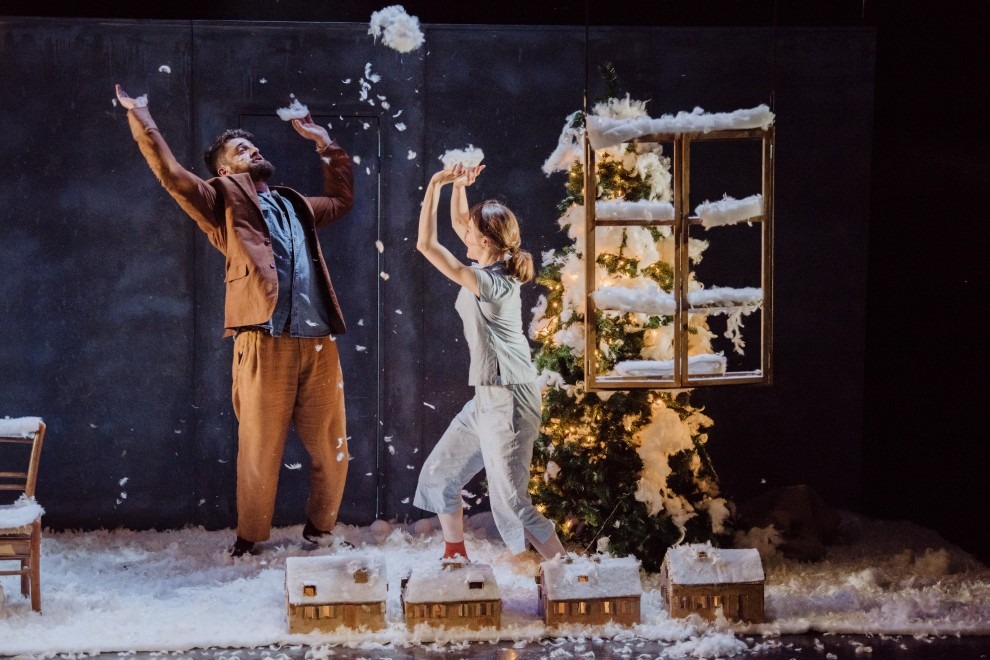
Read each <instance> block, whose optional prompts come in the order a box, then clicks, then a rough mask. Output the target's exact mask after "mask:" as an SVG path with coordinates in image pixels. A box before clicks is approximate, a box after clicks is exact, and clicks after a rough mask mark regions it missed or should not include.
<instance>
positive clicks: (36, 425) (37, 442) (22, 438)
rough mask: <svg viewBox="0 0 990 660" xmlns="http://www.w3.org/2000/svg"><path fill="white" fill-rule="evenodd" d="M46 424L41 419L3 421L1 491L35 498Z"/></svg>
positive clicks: (0, 425) (0, 457)
mask: <svg viewBox="0 0 990 660" xmlns="http://www.w3.org/2000/svg"><path fill="white" fill-rule="evenodd" d="M44 439H45V423H44V422H43V421H42V420H41V418H39V417H19V418H16V419H9V418H4V419H0V491H4V490H10V491H16V492H18V493H24V494H25V495H27V496H28V497H34V489H35V486H37V485H38V464H39V462H40V461H41V444H42V442H44Z"/></svg>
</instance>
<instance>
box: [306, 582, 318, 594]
mask: <svg viewBox="0 0 990 660" xmlns="http://www.w3.org/2000/svg"><path fill="white" fill-rule="evenodd" d="M315 595H316V585H315V584H307V585H305V586H303V596H315Z"/></svg>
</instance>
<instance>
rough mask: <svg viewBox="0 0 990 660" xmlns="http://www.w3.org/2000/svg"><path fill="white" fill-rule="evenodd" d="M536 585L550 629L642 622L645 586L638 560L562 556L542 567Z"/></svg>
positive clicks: (541, 612)
mask: <svg viewBox="0 0 990 660" xmlns="http://www.w3.org/2000/svg"><path fill="white" fill-rule="evenodd" d="M536 584H537V592H538V597H539V611H540V615H541V616H542V617H543V621H544V623H546V624H547V625H548V626H553V625H558V624H566V623H579V624H592V625H598V624H603V623H607V622H609V621H612V622H614V623H618V624H620V625H626V626H631V625H634V624H637V623H639V622H640V597H641V596H642V594H643V584H642V582H641V581H640V578H639V561H638V560H637V559H636V558H635V557H622V558H619V557H601V556H592V557H577V558H572V557H566V558H560V557H558V558H555V559H551V560H548V561H545V562H543V563H541V564H540V571H539V573H538V574H537V576H536Z"/></svg>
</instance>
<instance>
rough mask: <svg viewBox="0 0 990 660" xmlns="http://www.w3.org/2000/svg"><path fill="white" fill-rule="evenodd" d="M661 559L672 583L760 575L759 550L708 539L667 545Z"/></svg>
mask: <svg viewBox="0 0 990 660" xmlns="http://www.w3.org/2000/svg"><path fill="white" fill-rule="evenodd" d="M664 563H666V564H667V570H668V572H669V574H670V580H671V582H673V583H675V584H726V583H733V582H760V581H762V580H763V579H764V574H763V562H762V560H761V559H760V553H759V552H758V551H757V550H755V549H753V548H739V549H727V548H713V547H712V546H711V544H710V543H688V544H685V545H678V546H675V547H673V548H670V549H668V550H667V555H666V556H665V557H664Z"/></svg>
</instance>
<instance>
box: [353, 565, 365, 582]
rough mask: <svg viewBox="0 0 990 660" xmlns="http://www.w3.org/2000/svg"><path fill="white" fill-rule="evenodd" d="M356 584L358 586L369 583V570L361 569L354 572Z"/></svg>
mask: <svg viewBox="0 0 990 660" xmlns="http://www.w3.org/2000/svg"><path fill="white" fill-rule="evenodd" d="M354 582H355V583H356V584H367V583H368V569H367V568H359V569H358V570H356V571H354Z"/></svg>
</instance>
